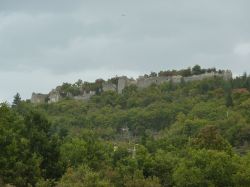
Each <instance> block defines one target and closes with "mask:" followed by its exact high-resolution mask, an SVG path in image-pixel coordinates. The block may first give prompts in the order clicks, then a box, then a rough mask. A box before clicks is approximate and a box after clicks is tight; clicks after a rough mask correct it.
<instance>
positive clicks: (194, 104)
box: [0, 70, 250, 187]
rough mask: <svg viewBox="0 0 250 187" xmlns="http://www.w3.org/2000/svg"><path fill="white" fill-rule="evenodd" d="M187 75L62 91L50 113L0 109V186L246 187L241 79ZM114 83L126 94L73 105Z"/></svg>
mask: <svg viewBox="0 0 250 187" xmlns="http://www.w3.org/2000/svg"><path fill="white" fill-rule="evenodd" d="M166 72H167V71H166ZM166 72H165V73H166ZM174 72H175V73H176V74H169V73H174ZM192 72H193V73H194V71H193V70H191V74H189V75H188V76H182V75H180V74H178V73H179V72H178V73H177V72H176V71H169V72H167V73H166V74H167V76H165V77H164V80H167V78H168V81H164V82H160V83H159V82H153V83H151V84H149V85H147V86H145V87H139V86H138V83H139V80H140V79H136V80H133V79H130V78H125V77H121V78H117V77H115V78H113V79H110V80H107V81H105V82H99V81H96V82H94V83H84V82H82V81H78V82H77V83H75V84H69V83H64V84H63V85H62V86H60V87H59V88H61V89H62V88H63V89H62V90H61V91H63V92H62V94H65V95H62V97H61V98H60V99H59V100H58V101H57V102H51V103H47V102H44V103H40V104H33V103H31V102H30V101H22V100H21V98H20V96H19V95H16V96H15V99H14V101H13V104H12V106H8V105H7V104H5V103H3V104H1V107H0V138H1V142H2V144H1V153H0V161H1V164H2V165H1V166H2V167H1V168H0V185H2V183H5V184H14V185H16V186H28V185H29V184H30V185H32V186H46V187H52V186H57V187H60V186H81V185H82V184H84V185H86V186H91V185H92V186H93V184H95V186H100V187H101V186H104V187H109V186H114V187H120V186H121V187H131V186H156V187H161V186H170V187H172V186H177V187H182V186H190V187H191V186H246V187H247V186H249V185H250V177H249V172H250V171H249V168H250V153H249V151H250V113H249V111H250V76H248V75H247V74H243V75H242V76H239V77H235V78H232V77H231V76H229V77H227V78H226V76H224V75H226V73H228V75H229V73H230V71H220V72H219V71H214V70H213V71H211V72H206V71H205V72H200V73H197V72H196V74H192ZM161 73H164V72H161ZM165 73H164V74H165ZM182 73H183V72H182ZM185 73H187V72H185ZM207 75H209V76H207ZM211 75H212V76H211ZM180 76H182V77H180ZM174 77H180V82H174V81H173V78H174ZM185 77H189V78H188V79H190V78H192V79H193V78H199V79H197V80H192V81H187V78H186V81H185ZM202 77H205V78H202ZM161 78H162V76H159V74H156V73H151V74H150V75H145V76H144V77H143V79H144V80H145V81H149V82H150V81H151V80H153V81H155V80H159V79H161ZM119 79H121V80H126V81H127V83H128V82H129V81H132V82H133V84H127V85H126V84H125V86H124V88H123V89H122V91H121V92H119V91H118V89H117V88H118V86H116V87H114V89H111V90H99V89H97V90H98V91H99V92H98V93H96V94H94V95H92V96H91V97H90V98H89V99H88V100H81V99H80V100H79V99H78V100H76V99H74V98H73V97H75V96H78V95H79V93H81V92H79V91H81V90H80V89H79V88H81V89H82V90H84V91H87V90H89V91H91V90H92V91H94V90H95V89H96V88H99V87H96V86H97V85H99V86H102V88H105V86H104V87H103V84H109V85H119V84H118V82H119ZM126 81H124V82H125V83H126ZM110 83H112V84H110ZM77 85H80V86H77ZM144 85H145V84H144ZM83 88H84V89H83ZM112 88H113V87H112ZM56 89H57V88H56ZM70 94H72V95H70ZM1 182H2V183H1ZM2 186H3V185H2Z"/></svg>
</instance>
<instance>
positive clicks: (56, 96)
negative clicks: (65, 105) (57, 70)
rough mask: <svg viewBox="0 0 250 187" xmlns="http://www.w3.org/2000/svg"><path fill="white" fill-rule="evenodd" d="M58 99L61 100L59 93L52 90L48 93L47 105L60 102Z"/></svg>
mask: <svg viewBox="0 0 250 187" xmlns="http://www.w3.org/2000/svg"><path fill="white" fill-rule="evenodd" d="M60 99H61V95H60V93H59V92H58V91H57V90H52V91H51V92H50V93H49V101H48V103H56V102H58V101H60Z"/></svg>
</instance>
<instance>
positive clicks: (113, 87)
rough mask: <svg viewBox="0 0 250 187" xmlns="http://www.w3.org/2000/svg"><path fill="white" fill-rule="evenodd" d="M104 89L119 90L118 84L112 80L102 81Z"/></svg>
mask: <svg viewBox="0 0 250 187" xmlns="http://www.w3.org/2000/svg"><path fill="white" fill-rule="evenodd" d="M102 90H103V91H104V92H106V91H117V86H116V85H115V84H113V83H111V82H104V83H102Z"/></svg>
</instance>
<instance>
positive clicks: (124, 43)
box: [0, 0, 250, 98]
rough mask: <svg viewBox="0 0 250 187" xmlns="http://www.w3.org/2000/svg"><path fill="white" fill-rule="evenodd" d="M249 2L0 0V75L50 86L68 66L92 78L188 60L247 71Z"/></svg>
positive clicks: (174, 65)
mask: <svg viewBox="0 0 250 187" xmlns="http://www.w3.org/2000/svg"><path fill="white" fill-rule="evenodd" d="M249 7H250V1H248V0H237V1H235V0H221V1H216V0H210V1H205V0H190V1H185V0H176V1H173V0H157V1H152V0H138V1H132V0H131V1H130V0H126V1H124V0H108V1H101V0H95V1H93V0H84V1H83V0H74V1H68V0H53V1H51V0H50V1H49V0H43V1H38V0H23V1H20V0H1V1H0V67H1V68H0V75H1V77H2V78H3V79H2V81H0V83H1V84H6V83H5V82H4V79H6V77H8V76H15V75H19V76H20V75H22V74H25V75H27V76H28V77H30V78H27V80H28V79H32V80H34V81H37V82H39V83H40V84H44V85H47V84H48V83H47V82H53V84H50V86H54V85H55V84H58V83H60V82H61V81H60V80H58V79H61V78H62V76H63V77H64V78H68V79H70V80H71V77H72V75H73V74H76V75H79V76H80V77H79V78H81V73H83V74H88V76H87V77H86V76H85V77H84V75H83V76H82V77H84V78H85V79H86V80H90V79H91V78H90V77H91V76H90V74H89V73H86V72H92V73H93V75H95V74H96V75H95V76H96V78H98V77H99V76H98V75H99V74H98V73H99V72H100V71H101V72H106V74H102V75H103V76H105V75H106V77H107V76H111V75H115V74H117V72H120V73H124V72H137V73H145V72H150V71H159V70H161V69H172V68H184V67H188V66H193V65H194V64H201V65H203V66H205V67H217V68H223V69H232V70H233V72H234V73H235V74H238V73H242V72H244V71H248V72H249V69H250V63H249V60H250V52H249V51H250V49H249V46H250V34H249V33H250V24H249V20H250V13H249V10H248V9H249ZM37 71H39V72H43V73H39V75H37V74H35V73H34V72H37ZM95 72H96V73H95ZM27 73H28V74H27ZM131 75H134V73H131ZM5 76H6V77H5ZM31 76H32V77H31ZM41 76H45V77H50V81H47V82H46V81H44V82H43V80H42V79H41ZM8 80H9V77H8ZM16 81H17V82H18V81H19V80H16ZM65 81H66V80H65ZM10 82H11V81H10ZM22 84H24V83H21V81H19V82H18V85H22ZM8 85H9V84H8ZM8 85H7V86H6V87H5V89H6V90H8V88H9V87H10V86H8ZM50 86H47V87H46V86H45V87H46V88H47V89H48V88H50ZM12 87H13V85H12ZM14 87H15V86H14ZM28 87H29V89H28V88H26V87H25V90H29V91H30V90H33V88H34V85H31V86H28ZM20 90H21V91H22V88H20ZM17 91H18V90H17ZM41 91H43V89H41ZM8 93H9V92H8V91H6V94H8ZM13 93H14V92H13V91H11V92H10V94H13ZM25 93H26V92H25ZM26 95H27V94H25V97H27V96H26ZM0 97H3V98H5V96H1V95H0Z"/></svg>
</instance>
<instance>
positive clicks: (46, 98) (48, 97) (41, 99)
mask: <svg viewBox="0 0 250 187" xmlns="http://www.w3.org/2000/svg"><path fill="white" fill-rule="evenodd" d="M214 77H221V78H223V79H224V80H230V79H232V72H231V71H229V70H226V71H220V72H215V71H212V72H206V73H203V74H200V75H192V76H188V77H183V76H181V75H176V76H155V77H144V76H140V77H139V78H137V79H136V80H135V79H133V78H128V77H126V76H121V77H119V78H118V82H117V84H114V83H112V82H110V81H104V82H103V83H102V88H100V90H101V91H103V92H107V91H114V92H118V93H119V94H121V93H122V91H123V89H124V88H126V87H128V86H130V85H135V86H137V87H138V88H140V89H143V88H147V87H149V86H150V85H152V84H156V85H160V84H162V83H166V82H170V81H172V82H173V83H176V84H178V83H181V82H182V81H184V82H191V81H199V80H204V79H208V78H214ZM60 89H61V87H60V86H58V87H57V88H56V89H53V90H52V91H51V92H49V93H48V94H41V93H32V97H31V103H34V104H42V103H55V102H58V101H60V100H61V99H63V98H64V97H65V96H62V94H61V93H60ZM96 94H97V92H96V91H93V90H88V91H86V90H81V93H80V94H79V95H75V96H73V95H72V94H71V93H66V97H68V98H71V99H75V100H82V101H87V100H89V99H90V98H91V97H92V96H94V95H96Z"/></svg>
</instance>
